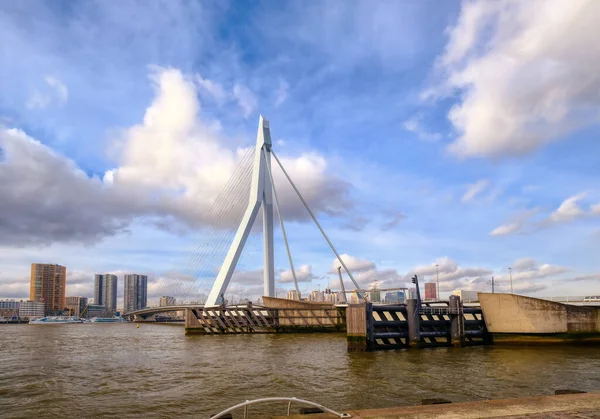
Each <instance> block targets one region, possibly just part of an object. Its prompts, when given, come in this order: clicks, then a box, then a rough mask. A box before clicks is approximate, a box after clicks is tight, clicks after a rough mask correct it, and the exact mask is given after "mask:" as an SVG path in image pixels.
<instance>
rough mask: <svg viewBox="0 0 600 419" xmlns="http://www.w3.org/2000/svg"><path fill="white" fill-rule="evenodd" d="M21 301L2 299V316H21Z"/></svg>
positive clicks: (0, 315) (0, 311)
mask: <svg viewBox="0 0 600 419" xmlns="http://www.w3.org/2000/svg"><path fill="white" fill-rule="evenodd" d="M19 305H20V302H19V301H15V300H0V317H5V318H11V317H18V316H19Z"/></svg>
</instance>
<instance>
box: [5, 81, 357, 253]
mask: <svg viewBox="0 0 600 419" xmlns="http://www.w3.org/2000/svg"><path fill="white" fill-rule="evenodd" d="M151 81H152V82H153V84H154V87H155V90H156V97H155V98H154V101H153V102H152V103H151V105H150V106H149V107H148V108H147V109H146V113H145V115H144V118H143V121H142V122H141V123H140V124H137V125H134V126H132V127H130V128H127V129H124V130H122V132H120V134H119V135H117V136H116V138H114V144H113V147H112V155H113V157H114V158H115V160H116V163H117V164H116V167H115V168H114V169H111V170H108V171H107V172H106V173H105V175H104V178H103V179H98V178H96V177H89V176H88V175H87V174H86V173H85V172H83V171H82V170H81V169H80V168H78V167H77V165H76V164H75V163H74V162H72V161H70V160H69V159H67V158H65V157H64V156H61V155H59V154H57V153H55V152H54V151H53V150H51V149H50V148H48V147H46V146H44V145H42V144H40V143H39V142H38V141H35V140H34V139H32V138H30V137H28V136H27V135H26V134H25V133H23V132H22V131H19V130H15V129H5V128H2V127H0V148H1V149H2V150H3V159H2V160H1V161H0V178H1V179H2V182H0V193H1V194H2V195H1V196H3V198H4V199H1V200H0V213H2V214H3V215H4V216H5V217H4V218H5V219H7V220H11V221H10V222H5V223H2V222H1V221H0V243H6V244H12V245H23V244H26V243H38V244H48V243H50V242H53V241H80V242H81V241H83V242H90V241H95V240H98V239H100V238H102V237H104V236H106V235H113V234H116V233H117V232H120V231H123V230H124V229H126V227H127V226H128V224H129V223H130V221H131V220H132V219H133V218H135V217H138V216H150V217H154V218H161V219H165V220H167V221H168V220H170V219H171V218H172V217H174V218H175V219H176V220H178V221H181V222H184V223H185V224H187V225H192V226H195V227H197V226H201V225H206V223H208V222H209V221H210V219H212V218H210V217H209V209H210V208H211V207H212V205H213V202H214V200H215V199H216V197H217V196H218V195H219V193H220V192H221V190H222V189H223V187H224V185H225V184H226V183H227V181H228V179H229V178H230V176H231V175H232V173H233V171H234V169H235V167H236V166H237V165H238V164H239V162H240V160H241V157H242V155H243V154H244V153H245V150H244V149H237V150H232V149H229V148H227V147H225V146H224V145H223V143H224V141H223V140H222V138H221V137H220V136H219V134H218V133H216V132H214V131H213V130H212V129H211V124H210V123H208V124H205V123H203V122H202V120H201V118H200V117H199V116H200V103H199V101H198V97H197V94H196V93H197V91H196V84H195V83H194V78H193V77H187V76H185V75H184V74H182V73H181V72H180V71H179V70H176V69H155V72H154V73H152V75H151ZM196 81H197V80H196ZM280 159H281V160H282V162H283V164H284V165H285V167H286V169H287V171H288V172H289V173H290V176H291V177H292V178H293V179H294V182H295V183H296V185H297V186H298V188H299V189H300V190H301V191H302V192H303V194H304V197H305V199H306V200H307V201H308V203H309V205H310V206H311V208H312V209H313V211H315V212H317V213H318V212H325V213H327V214H329V215H332V216H335V215H338V214H341V213H343V212H345V211H347V210H348V208H350V207H351V204H350V202H348V199H347V193H348V189H349V185H348V184H347V183H346V182H343V181H341V180H339V179H338V178H336V177H332V176H329V175H327V165H328V164H327V161H326V160H325V158H324V157H323V156H321V155H320V154H317V153H311V152H308V153H304V154H302V155H300V156H299V157H292V156H285V155H282V156H280ZM273 172H274V177H275V184H276V186H277V188H278V192H279V195H280V199H281V201H282V203H284V204H283V205H282V209H281V210H282V213H283V214H284V216H285V217H286V219H288V220H289V219H294V220H305V219H308V215H307V214H306V211H305V209H304V208H303V207H302V205H301V204H300V202H299V200H298V199H297V197H296V196H295V194H294V192H293V190H292V189H291V188H290V187H289V185H286V184H285V182H286V181H285V179H284V178H283V176H282V175H281V173H279V171H278V170H277V169H275V170H274V171H273ZM244 206H245V202H244V199H241V198H240V199H238V200H236V201H235V202H234V203H233V207H234V208H235V209H240V211H241V209H242V208H243V207H244ZM238 207H239V208H238ZM209 218H210V219H209ZM234 218H235V217H230V218H229V219H224V220H221V222H222V223H223V225H225V226H227V227H231V226H232V225H233V223H234Z"/></svg>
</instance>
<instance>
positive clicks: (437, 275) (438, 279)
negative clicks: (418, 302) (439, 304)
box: [435, 265, 440, 300]
mask: <svg viewBox="0 0 600 419" xmlns="http://www.w3.org/2000/svg"><path fill="white" fill-rule="evenodd" d="M438 266H440V265H435V275H436V277H437V299H438V300H439V299H440V272H439V271H438Z"/></svg>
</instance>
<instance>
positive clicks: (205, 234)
mask: <svg viewBox="0 0 600 419" xmlns="http://www.w3.org/2000/svg"><path fill="white" fill-rule="evenodd" d="M253 155H254V149H253V148H249V149H248V151H247V152H246V154H245V155H244V156H243V157H242V159H241V160H240V162H239V163H238V165H237V167H236V169H235V170H234V172H233V174H232V176H231V177H230V179H229V180H228V182H227V183H226V184H225V186H224V188H223V189H222V190H221V192H220V193H219V195H218V196H217V197H216V198H215V200H214V201H213V205H212V207H211V209H210V210H209V211H208V214H207V220H206V222H205V223H204V226H203V227H202V228H201V229H199V230H198V231H197V232H196V234H195V235H194V236H193V238H192V240H191V241H190V242H191V243H190V245H189V246H188V250H187V252H186V254H187V255H188V258H187V261H185V262H184V261H182V262H183V264H184V268H185V269H184V270H185V271H187V272H190V273H192V272H191V271H194V272H198V268H199V267H203V268H204V267H206V261H207V259H209V258H210V255H209V254H208V253H207V252H197V251H195V250H196V249H197V248H198V247H202V245H203V242H206V239H207V238H209V240H210V244H211V246H210V250H211V252H210V253H212V254H213V255H214V251H215V250H216V249H215V247H218V248H220V247H221V246H215V245H219V244H221V243H222V242H226V241H227V240H226V239H227V237H226V236H227V235H230V234H231V232H230V231H229V232H228V230H230V229H228V228H226V226H227V221H229V220H228V218H229V217H228V216H229V215H232V214H231V213H232V211H233V210H234V209H236V205H231V200H232V199H231V198H237V199H239V198H240V195H242V197H243V192H244V191H245V190H246V191H248V188H247V187H245V185H244V184H245V183H247V182H248V180H249V178H250V176H249V174H250V171H249V170H248V169H249V168H250V165H249V163H250V162H251V161H252V160H253ZM240 192H241V193H240ZM248 193H249V192H248ZM238 202H239V201H238ZM242 215H243V214H242ZM233 218H236V219H237V218H241V217H236V216H233ZM238 221H239V220H238ZM204 244H207V243H204ZM205 247H206V248H208V247H209V246H205ZM217 253H218V252H217ZM199 260H200V262H201V263H200V265H198V264H197V262H198V261H199ZM182 274H183V272H181V269H178V270H172V271H170V272H169V273H168V275H167V277H166V278H163V281H162V284H161V285H163V286H165V285H167V286H168V287H169V288H170V290H169V292H173V291H176V293H177V294H179V292H181V291H182V288H183V287H185V285H187V284H186V282H187V281H186V280H185V279H184V278H183V275H182ZM197 281H198V279H194V280H193V281H192V283H191V284H190V285H189V286H188V287H187V290H186V291H187V292H189V291H190V290H191V289H192V288H193V287H194V286H195V285H196V282H197Z"/></svg>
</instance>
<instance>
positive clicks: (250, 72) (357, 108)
mask: <svg viewBox="0 0 600 419" xmlns="http://www.w3.org/2000/svg"><path fill="white" fill-rule="evenodd" d="M494 3H495V2H490V3H485V2H482V3H477V5H473V4H471V2H465V3H464V4H461V3H458V2H443V5H441V6H440V7H436V8H435V10H432V9H431V7H429V6H428V5H427V2H417V3H415V4H411V5H410V6H406V5H404V4H403V3H402V2H397V3H394V2H390V3H383V4H381V5H378V7H373V8H368V7H361V6H359V4H358V3H357V4H353V5H349V6H348V8H347V9H344V10H340V8H339V5H336V4H327V5H323V10H319V9H318V8H317V7H316V6H315V5H313V6H311V7H308V6H307V7H299V6H298V4H293V2H292V3H281V4H277V5H272V7H269V8H265V7H264V6H263V5H261V3H260V2H259V3H252V4H249V5H246V6H245V9H244V13H242V14H241V15H238V14H236V13H234V12H233V10H232V9H228V8H224V9H222V8H219V7H216V6H215V5H211V4H206V5H204V6H203V7H202V8H199V9H196V8H194V7H193V6H192V5H190V4H186V3H184V2H182V3H174V4H173V5H172V7H171V8H168V10H164V8H161V7H158V6H157V5H152V6H148V7H146V8H144V9H143V10H142V11H140V10H139V8H136V7H134V6H132V5H131V4H123V5H119V6H116V5H113V4H111V2H106V4H101V5H94V6H92V5H88V4H85V3H84V2H82V3H80V4H78V6H77V7H73V8H63V7H60V6H59V5H58V4H52V2H49V3H45V4H43V6H40V7H31V6H28V5H27V4H25V3H23V5H21V4H20V2H16V3H15V5H10V6H7V7H6V9H7V10H6V13H3V14H1V15H0V41H2V45H5V46H6V49H5V54H6V55H5V56H6V58H7V59H5V60H3V61H2V63H0V73H1V74H2V76H3V77H2V79H3V80H10V81H11V82H10V83H4V84H0V149H1V152H0V178H1V179H2V180H3V182H0V185H1V186H0V188H1V190H2V197H3V199H2V200H0V212H1V213H2V214H4V215H5V216H6V217H7V219H10V220H11V222H10V223H5V224H2V225H1V226H0V298H14V297H17V298H22V297H25V296H26V295H27V294H28V290H27V287H28V285H29V284H28V275H29V274H28V266H29V263H30V261H31V260H36V259H38V258H43V259H45V260H52V261H56V262H57V263H59V264H62V265H65V266H69V267H70V269H69V272H68V273H67V274H68V275H70V278H69V279H70V280H69V281H68V285H67V288H68V289H67V294H68V295H91V293H90V289H91V288H93V281H92V280H91V279H90V278H91V275H93V274H94V273H96V272H108V273H119V272H122V273H127V272H142V273H144V274H146V275H147V276H148V295H149V298H150V299H157V298H159V297H160V296H161V295H164V294H168V293H169V292H170V291H169V290H167V289H162V288H161V284H162V282H163V279H164V277H166V276H168V275H169V274H170V273H171V272H173V271H174V270H176V269H177V268H178V267H179V266H180V264H179V262H180V260H181V257H182V255H183V256H187V255H188V252H189V246H190V244H192V243H194V239H195V235H196V234H197V233H198V231H201V230H202V229H203V228H210V227H211V225H209V223H210V220H209V218H207V214H209V213H210V208H211V203H212V202H213V201H214V199H215V198H216V197H217V196H218V195H219V193H220V191H221V190H222V188H223V186H224V185H225V183H226V182H227V179H229V177H230V176H231V175H232V173H233V172H234V169H235V167H236V165H237V163H239V162H240V160H241V158H242V156H243V155H244V150H246V149H247V148H248V147H251V146H252V144H253V140H254V137H255V134H256V122H257V120H258V117H259V115H261V114H262V115H264V116H265V117H267V118H268V119H269V121H270V123H271V129H272V132H273V149H274V150H275V151H276V152H277V153H278V154H279V155H280V156H281V158H282V159H283V160H284V163H285V166H286V167H287V168H288V169H289V172H290V175H291V177H292V178H293V179H294V181H295V182H296V183H297V186H298V189H299V190H301V191H303V193H305V195H306V196H307V200H308V203H309V204H310V206H311V208H313V210H314V212H315V214H316V216H317V217H318V218H319V220H320V221H321V222H322V224H323V227H324V229H325V230H326V231H327V233H328V235H329V236H330V238H331V239H332V241H333V242H334V243H335V245H336V247H337V248H338V250H339V251H340V253H342V254H345V255H346V256H345V257H346V259H347V261H348V265H352V270H353V272H355V274H356V277H357V279H358V281H359V283H360V284H361V286H364V287H367V286H368V285H369V284H371V283H373V282H374V281H379V282H381V283H382V286H383V284H384V283H388V284H393V285H394V286H403V285H405V284H406V283H409V282H410V277H411V274H412V273H420V274H421V275H426V276H428V277H429V276H433V275H436V274H437V273H439V288H440V293H441V294H442V295H447V294H448V293H450V292H452V291H453V290H456V289H470V290H475V289H479V290H484V289H488V286H487V282H488V281H489V280H490V278H491V276H494V278H495V280H496V281H497V291H499V292H500V291H510V289H511V288H510V278H509V276H510V274H509V268H512V271H510V272H512V279H513V286H514V291H515V292H519V293H524V294H528V295H533V296H543V295H567V294H575V295H583V294H586V293H591V294H598V293H600V281H599V279H600V266H598V264H597V262H596V257H595V253H594V249H595V248H596V247H597V245H598V241H599V240H600V189H598V186H597V182H596V179H597V177H598V176H599V175H600V169H599V168H598V165H597V161H596V158H595V156H596V155H598V152H599V151H600V150H599V149H598V147H600V143H598V142H597V141H596V136H597V135H596V130H597V128H598V126H599V123H598V121H597V120H596V119H595V118H589V114H588V110H589V109H595V108H596V107H598V106H600V100H599V99H598V98H596V97H595V96H594V97H593V98H591V99H590V98H589V97H588V95H587V94H586V92H591V91H594V92H595V91H597V88H598V86H599V85H600V82H598V78H597V76H596V73H595V71H594V70H593V69H590V67H589V66H588V65H587V63H588V59H587V58H585V56H584V55H577V54H576V53H575V51H578V50H586V51H590V53H591V54H595V51H596V48H597V47H596V41H595V38H594V37H590V38H588V37H586V36H583V35H582V36H581V37H579V36H577V35H576V34H578V33H579V32H578V31H577V30H573V29H574V28H588V29H589V28H590V26H589V25H590V23H589V22H588V21H587V20H585V16H586V13H579V14H576V15H573V18H572V19H564V21H561V22H559V23H560V25H561V27H560V29H556V28H555V27H553V26H549V25H551V23H549V22H552V20H544V19H542V20H539V19H537V18H536V17H535V16H537V14H536V13H534V12H532V10H531V9H530V7H531V6H529V2H514V3H510V5H508V6H507V8H506V9H502V8H496V7H495V6H494ZM562 7H563V6H560V7H559V6H557V9H556V10H563V8H562ZM582 7H583V6H582ZM586 7H590V8H593V7H594V6H593V4H592V3H589V4H588V5H587V6H586ZM529 12H530V13H529ZM121 13H124V14H125V15H132V16H133V15H135V16H137V19H138V23H139V26H135V27H132V26H131V25H128V24H126V22H123V21H121V20H118V19H114V18H113V17H114V16H118V15H120V14H121ZM504 13H511V14H512V15H514V16H524V17H523V19H517V20H512V19H504V18H503V16H504ZM565 13H567V12H565ZM592 14H593V12H591V13H590V14H589V15H592ZM183 16H185V17H186V18H185V19H182V17H183ZM359 16H360V19H358V18H357V17H359ZM389 16H397V17H398V19H400V20H401V21H402V22H406V24H404V25H396V24H395V23H394V22H391V19H389V18H388V17H389ZM569 16H570V15H569ZM173 21H178V22H180V25H177V26H175V27H173V26H172V25H171V24H170V23H169V22H173ZM199 21H202V22H205V21H209V22H211V24H210V25H207V26H202V29H200V27H199V26H198V24H197V22H199ZM65 22H76V23H80V22H85V25H80V24H73V25H70V24H65ZM272 22H275V23H272ZM474 22H479V23H481V24H476V23H474ZM273 25H274V26H273ZM30 27H34V29H35V30H29V29H28V28H30ZM591 29H592V30H591V32H590V33H593V27H592V28H591ZM557 30H560V31H562V32H564V33H565V34H566V35H565V36H563V37H562V38H561V39H560V42H554V41H553V39H552V38H551V37H548V36H546V34H547V33H554V32H555V31H557ZM248 32H251V33H253V34H254V35H253V36H249V35H248ZM97 33H103V34H110V37H96V36H95V34H97ZM258 39H260V40H261V41H260V42H257V41H256V40H258ZM526 39H528V40H529V41H525V40H526ZM398 40H402V41H401V42H400V41H398ZM490 40H493V42H491V41H490ZM488 41H490V42H491V43H490V44H489V45H488V44H487V42H488ZM64 45H69V46H70V48H69V50H68V51H65V49H64ZM113 45H127V46H130V47H131V48H130V49H128V52H127V53H124V52H123V50H119V49H115V48H114V47H113ZM340 45H345V46H347V48H339V46H340ZM514 45H528V46H531V49H527V48H526V50H527V56H526V57H524V58H523V60H513V59H511V57H512V54H514V50H513V47H514ZM91 51H93V53H91ZM307 51H310V52H311V53H310V54H308V53H306V52H307ZM594 57H595V55H594ZM553 63H561V65H562V67H559V68H560V69H561V70H560V71H559V70H557V68H558V67H556V66H554V65H553ZM540 74H543V75H544V77H538V76H539V75H540ZM585 83H588V84H585ZM590 100H591V102H590ZM175 110H176V111H175ZM273 176H274V179H275V183H276V184H277V183H278V182H280V181H281V180H282V174H281V173H280V172H279V171H274V173H273ZM280 192H281V193H280V197H279V198H280V201H281V203H282V213H283V214H284V217H285V218H286V219H287V221H288V231H287V234H288V236H289V239H290V243H291V247H292V249H293V253H294V260H295V262H296V263H297V276H298V278H299V280H300V283H301V286H302V291H305V290H306V291H309V290H310V289H313V288H318V287H319V286H320V287H321V289H324V288H325V286H326V282H327V281H328V279H327V277H328V276H331V277H333V278H335V274H336V272H335V270H334V269H332V262H333V255H332V254H331V252H330V251H329V248H328V245H327V244H326V243H325V242H324V241H323V240H321V238H320V237H319V232H318V230H316V229H314V228H312V227H311V226H310V225H309V224H308V220H309V219H310V216H309V215H308V214H307V213H306V211H305V210H304V208H303V206H302V204H301V203H300V202H298V200H297V199H296V198H295V197H294V192H293V191H292V190H290V189H289V188H287V189H285V188H284V189H282V190H281V191H280ZM212 227H214V226H212ZM275 236H276V237H275V245H276V246H275V248H276V249H277V250H276V255H275V268H276V270H277V285H278V289H279V290H280V291H279V292H282V293H286V292H287V291H288V289H289V284H290V283H291V282H290V281H291V272H290V267H289V266H288V262H287V255H286V254H285V250H284V246H283V240H282V234H281V231H280V230H279V227H276V232H275ZM261 249H262V248H261V246H260V241H259V238H258V237H257V236H255V235H254V234H253V235H252V236H251V238H250V240H249V243H248V249H246V251H245V252H244V254H243V255H242V259H241V261H240V264H239V265H238V268H237V271H238V275H237V284H238V285H240V286H243V287H245V288H246V289H245V291H244V294H245V295H246V296H252V297H254V296H258V295H260V293H261V291H260V290H261V288H262V287H261V283H260V272H259V271H260V268H261V262H262V255H261ZM209 250H210V252H209V254H207V255H206V257H207V258H214V259H215V260H217V259H219V257H220V256H221V255H220V253H219V252H220V250H219V249H209ZM222 260H223V258H220V260H218V261H215V263H214V265H215V266H216V265H218V264H220V263H222ZM436 265H437V268H438V272H437V273H436V269H435V267H436ZM201 274H202V275H200V276H198V277H195V279H196V281H195V286H194V287H192V286H191V285H192V283H191V281H190V278H189V277H185V278H182V281H188V282H186V284H187V285H190V286H187V287H184V288H185V289H186V290H187V289H193V290H195V294H196V296H197V295H200V294H202V293H205V292H206V288H208V286H207V283H208V282H209V281H210V280H212V277H211V275H214V273H213V272H202V273H201ZM235 282H236V281H235V278H234V281H233V282H232V285H234V286H235V285H236V284H235ZM176 297H178V298H181V297H182V296H179V295H177V296H176Z"/></svg>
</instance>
